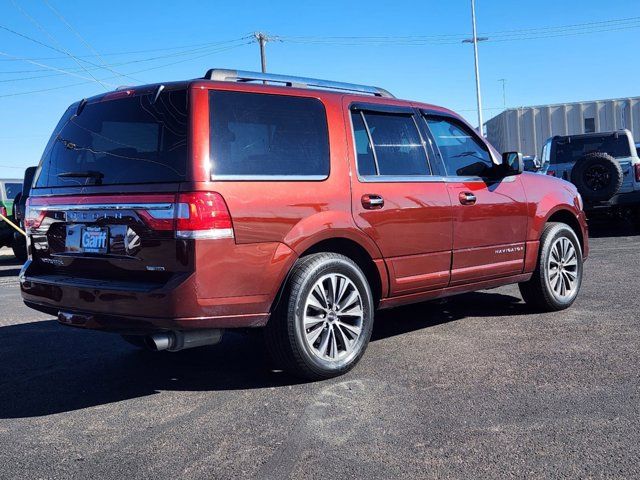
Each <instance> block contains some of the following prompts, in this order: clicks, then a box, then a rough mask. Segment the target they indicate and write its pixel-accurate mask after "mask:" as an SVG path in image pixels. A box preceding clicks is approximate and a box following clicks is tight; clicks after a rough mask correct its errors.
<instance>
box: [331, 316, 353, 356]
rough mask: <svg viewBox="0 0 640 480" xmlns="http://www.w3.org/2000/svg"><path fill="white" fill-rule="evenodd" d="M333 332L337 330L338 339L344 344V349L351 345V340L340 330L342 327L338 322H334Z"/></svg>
mask: <svg viewBox="0 0 640 480" xmlns="http://www.w3.org/2000/svg"><path fill="white" fill-rule="evenodd" d="M333 329H334V333H335V332H338V333H339V334H340V335H339V336H340V340H341V341H342V344H343V345H344V349H345V350H349V347H350V346H351V340H350V339H348V338H347V336H346V335H345V334H344V332H343V331H342V327H341V324H340V322H336V324H335V325H334V328H333Z"/></svg>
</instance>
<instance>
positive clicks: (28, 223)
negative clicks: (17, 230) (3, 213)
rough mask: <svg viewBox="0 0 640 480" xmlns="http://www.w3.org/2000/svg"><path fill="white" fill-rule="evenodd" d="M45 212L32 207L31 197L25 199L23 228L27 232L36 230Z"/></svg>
mask: <svg viewBox="0 0 640 480" xmlns="http://www.w3.org/2000/svg"><path fill="white" fill-rule="evenodd" d="M46 214H47V212H46V211H45V210H44V209H43V208H35V207H34V206H33V205H32V202H31V197H29V198H27V202H26V204H25V214H24V227H25V229H27V230H31V229H34V230H35V229H37V228H39V227H40V225H42V221H43V220H44V217H45V215H46Z"/></svg>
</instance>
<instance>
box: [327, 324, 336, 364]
mask: <svg viewBox="0 0 640 480" xmlns="http://www.w3.org/2000/svg"><path fill="white" fill-rule="evenodd" d="M329 356H330V357H331V358H336V357H337V356H338V342H337V341H336V332H335V328H331V344H330V345H329Z"/></svg>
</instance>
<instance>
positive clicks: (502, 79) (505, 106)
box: [498, 78, 507, 110]
mask: <svg viewBox="0 0 640 480" xmlns="http://www.w3.org/2000/svg"><path fill="white" fill-rule="evenodd" d="M498 81H499V82H502V107H503V108H504V109H505V110H506V109H507V88H506V86H505V85H506V83H507V79H506V78H501V79H499V80H498Z"/></svg>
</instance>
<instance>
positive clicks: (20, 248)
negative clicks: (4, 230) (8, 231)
mask: <svg viewBox="0 0 640 480" xmlns="http://www.w3.org/2000/svg"><path fill="white" fill-rule="evenodd" d="M11 249H12V250H13V254H14V255H15V256H16V258H17V259H18V260H19V261H21V262H23V263H24V262H26V261H27V241H26V240H25V239H24V237H21V238H20V239H19V240H15V241H14V242H13V246H12V247H11Z"/></svg>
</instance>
